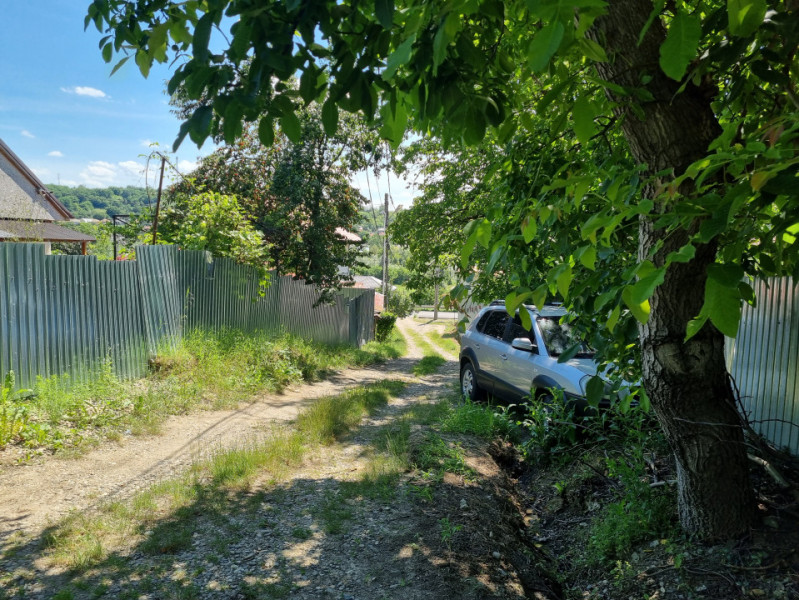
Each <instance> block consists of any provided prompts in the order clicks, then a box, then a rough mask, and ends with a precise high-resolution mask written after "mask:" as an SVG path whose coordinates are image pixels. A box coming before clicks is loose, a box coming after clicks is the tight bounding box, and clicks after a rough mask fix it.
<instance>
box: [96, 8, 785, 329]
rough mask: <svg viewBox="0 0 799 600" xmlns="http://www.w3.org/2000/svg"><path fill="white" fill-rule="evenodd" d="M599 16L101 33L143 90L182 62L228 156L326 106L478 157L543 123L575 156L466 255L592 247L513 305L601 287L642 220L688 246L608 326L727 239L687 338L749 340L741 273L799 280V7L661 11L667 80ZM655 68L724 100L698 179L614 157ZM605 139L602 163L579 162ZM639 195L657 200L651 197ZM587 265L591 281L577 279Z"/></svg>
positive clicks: (173, 85)
mask: <svg viewBox="0 0 799 600" xmlns="http://www.w3.org/2000/svg"><path fill="white" fill-rule="evenodd" d="M604 11H605V3H604V2H603V1H602V0H574V1H568V2H567V1H564V0H552V1H550V0H548V1H545V2H529V1H523V0H510V1H507V2H502V1H500V0H483V1H479V0H460V1H457V2H443V1H441V2H436V1H434V2H429V1H427V0H424V1H423V0H404V1H402V2H395V3H391V2H378V3H368V2H358V1H356V0H344V1H341V2H337V1H333V0H318V1H314V2H300V1H297V0H292V1H289V0H286V1H280V0H266V1H263V2H258V3H252V2H248V1H244V0H215V1H212V0H203V1H200V0H189V1H188V2H181V3H176V2H168V1H166V0H159V1H156V2H152V1H149V0H137V1H130V2H123V1H121V0H95V1H94V2H93V3H92V4H91V5H90V7H89V9H88V15H87V19H86V25H87V26H88V25H89V24H91V23H94V24H95V26H96V27H97V28H98V29H99V30H100V31H103V32H105V33H107V35H106V37H104V38H103V40H102V41H101V46H102V51H103V56H104V57H105V59H106V60H108V61H111V60H112V59H113V56H114V54H115V53H122V54H123V55H124V57H123V58H122V60H123V61H124V60H128V59H130V58H134V60H135V61H136V63H137V65H138V66H139V68H140V70H141V71H142V73H143V74H144V75H145V76H146V75H147V73H148V70H149V68H150V65H151V64H152V63H153V62H154V61H158V62H166V61H168V60H173V59H177V64H178V66H177V69H176V71H175V74H174V76H173V77H172V79H171V80H170V82H169V90H170V92H172V91H175V90H176V89H177V88H178V87H179V86H183V87H184V88H185V90H186V92H187V94H188V97H189V98H191V99H193V100H196V101H197V102H198V104H197V107H196V109H195V110H194V111H193V112H192V114H191V116H190V117H189V118H188V120H187V121H186V122H185V123H184V124H183V126H182V127H181V132H180V135H179V136H178V140H177V142H176V143H177V144H179V143H180V142H181V141H182V140H183V139H184V138H185V136H187V135H188V136H190V137H191V139H192V140H193V141H195V142H196V143H201V142H202V141H203V140H204V139H206V138H207V137H208V136H215V135H221V136H222V137H224V139H225V140H227V141H228V142H232V141H233V140H234V139H236V138H237V137H239V136H241V135H242V134H243V133H244V125H243V123H244V122H253V123H257V130H258V135H259V138H260V139H261V141H262V142H263V143H264V144H266V145H269V144H271V143H272V141H273V139H274V132H275V127H276V126H278V127H279V128H280V130H282V131H283V132H284V133H285V135H286V136H288V137H289V139H293V140H297V139H299V135H300V133H301V126H300V123H299V118H298V116H297V115H298V110H299V108H300V107H301V106H302V105H304V104H307V103H309V102H312V101H317V102H319V103H321V117H322V123H323V126H324V129H325V131H326V132H327V133H329V134H332V133H334V132H335V131H336V130H337V127H338V124H339V121H340V111H341V110H344V111H348V112H354V111H361V112H362V113H363V114H364V115H366V118H367V119H374V118H377V117H378V116H379V118H380V123H381V129H380V131H381V134H382V135H383V136H384V137H385V138H387V139H389V140H391V141H392V143H394V144H395V145H396V144H399V142H400V141H401V140H402V137H403V134H404V132H405V130H406V129H407V128H408V126H409V122H410V121H409V117H412V123H413V125H414V127H415V128H417V129H418V130H420V131H423V132H432V133H437V134H440V136H441V137H442V138H443V139H444V140H445V141H446V140H461V141H463V142H466V143H467V144H478V143H480V142H481V140H483V139H484V138H485V136H486V132H487V131H488V130H489V128H491V129H493V131H494V133H493V134H492V135H495V136H496V139H497V141H498V142H499V143H500V144H505V143H507V142H508V141H509V140H511V139H513V138H514V136H516V135H522V136H534V135H540V133H541V127H540V126H539V124H537V123H536V121H537V119H538V118H539V117H540V118H544V119H546V122H547V124H548V127H547V129H548V133H549V136H550V137H551V138H555V139H562V142H563V144H565V145H566V146H567V150H568V151H569V152H570V153H572V152H573V153H574V157H575V158H576V160H574V161H573V165H572V166H568V165H565V164H564V166H563V167H562V169H561V170H560V171H559V174H558V176H557V177H556V178H555V179H553V180H552V181H550V182H549V183H546V184H544V185H542V186H540V187H534V188H530V189H527V190H519V193H518V198H517V200H516V201H515V204H514V205H513V207H512V208H511V209H510V210H505V209H503V210H502V211H501V213H500V214H501V216H502V219H501V222H497V221H496V219H495V218H496V216H497V214H498V213H497V212H496V211H495V212H491V213H490V214H489V215H487V217H488V218H483V219H479V220H477V221H475V222H474V223H473V224H471V225H469V226H468V227H467V228H466V231H465V235H466V237H467V242H466V252H464V254H463V257H465V258H464V260H468V256H469V254H470V251H471V250H472V249H473V248H475V247H482V248H484V249H485V250H486V251H487V252H488V254H489V261H488V264H487V267H489V268H490V269H495V268H497V267H498V266H499V265H501V264H506V265H519V264H523V262H519V261H517V260H516V259H515V255H514V243H515V242H516V241H518V240H524V239H526V240H527V242H528V243H529V242H530V241H532V239H533V237H534V236H535V235H537V234H538V233H539V232H538V231H537V230H538V229H539V228H549V227H554V228H555V229H557V231H563V230H564V229H566V228H571V230H572V231H575V230H577V231H579V237H580V240H579V242H580V243H579V245H578V246H577V247H575V248H574V249H573V251H572V252H569V253H568V254H566V253H562V254H555V255H553V257H552V258H550V261H551V263H552V264H551V266H549V268H548V269H547V271H546V285H545V286H543V287H542V286H540V285H539V286H536V287H535V289H528V281H527V278H528V276H529V274H530V270H529V269H524V268H522V269H519V270H518V271H517V272H516V275H518V283H517V284H516V286H515V290H514V291H513V293H514V294H515V296H513V297H512V298H511V299H512V300H514V301H523V300H525V299H526V298H533V299H536V300H543V299H545V297H546V295H552V294H559V295H560V296H561V297H563V298H564V299H567V300H570V299H572V298H575V297H578V296H579V294H580V293H581V291H582V292H585V291H586V290H589V289H590V286H592V285H594V284H595V283H596V281H595V280H596V279H597V278H598V277H599V276H598V275H595V276H593V277H594V279H593V280H592V275H591V273H596V272H597V266H598V263H597V261H598V260H600V259H602V258H603V257H604V256H606V255H607V254H608V253H609V252H610V253H611V254H612V253H613V251H614V243H615V239H614V236H615V235H616V234H617V232H619V231H620V228H624V227H628V226H629V224H631V223H633V222H634V221H635V220H636V219H638V218H639V217H646V218H648V219H651V220H652V221H653V222H654V224H655V227H656V228H657V229H658V230H662V231H666V232H674V234H675V235H676V232H678V231H682V232H687V233H688V238H687V239H686V242H685V244H683V245H682V247H681V248H680V249H679V250H677V251H675V252H672V253H671V254H669V256H668V257H667V259H666V261H665V264H655V261H654V256H655V254H656V253H657V251H658V248H657V247H655V248H654V249H650V251H649V252H648V254H646V255H643V256H639V257H638V258H637V260H636V262H635V264H634V265H630V266H629V267H628V268H626V269H624V270H622V271H619V272H617V273H616V274H615V275H614V278H615V282H614V283H613V285H611V286H610V287H609V289H608V291H607V293H603V294H602V296H601V297H600V298H597V300H596V301H595V302H594V308H595V313H596V314H598V315H602V316H603V317H604V318H606V322H607V325H608V329H609V330H612V329H614V325H615V323H616V322H617V321H618V319H619V318H620V316H621V314H622V313H628V314H631V315H633V316H634V317H635V318H636V319H637V320H639V321H642V322H645V321H646V320H647V319H648V315H649V311H650V306H649V298H650V297H651V295H652V293H653V291H654V290H655V289H656V287H657V286H658V285H659V284H660V282H662V281H663V277H664V274H665V271H666V269H668V268H669V266H670V265H671V264H674V263H683V262H687V261H690V260H692V258H693V256H694V253H695V250H696V248H697V247H698V246H699V245H702V244H706V243H709V242H713V243H714V244H717V245H718V247H719V254H718V259H717V265H716V266H715V267H713V268H711V269H709V270H708V285H707V289H706V301H705V303H704V306H703V308H702V310H701V312H700V313H699V314H698V315H697V316H696V320H695V321H694V322H693V323H692V325H691V326H689V327H688V329H687V332H686V333H687V335H688V336H690V335H692V334H694V333H696V332H697V331H699V329H700V328H701V326H702V325H703V324H704V323H706V322H707V321H710V322H712V323H713V324H714V325H715V326H716V327H717V328H718V329H720V330H721V331H722V332H724V333H725V334H727V335H735V333H736V330H737V323H738V318H739V315H740V308H739V307H740V302H741V301H742V300H749V301H751V300H752V293H751V287H749V285H748V284H747V283H745V282H742V279H743V277H744V276H745V275H750V276H755V275H759V276H763V275H783V274H788V273H795V272H796V269H797V247H798V245H797V243H796V238H797V235H798V234H799V222H798V221H797V217H796V215H797V214H799V210H798V209H799V207H797V194H796V189H797V185H796V184H797V171H798V170H799V158H797V153H796V143H797V134H798V133H799V131H798V128H799V124H798V123H799V119H797V118H796V117H797V107H799V99H798V98H797V94H796V90H795V86H794V83H793V82H794V81H796V80H797V61H796V49H797V45H798V43H799V28H796V27H795V8H794V7H793V4H791V3H781V2H776V1H774V0H735V1H732V0H731V1H729V2H721V1H720V0H709V1H692V2H681V3H677V4H669V5H667V4H666V3H663V2H656V3H654V4H653V6H652V12H651V14H650V15H649V20H648V22H647V26H646V27H645V30H644V31H642V32H641V33H640V39H641V40H642V39H644V36H645V34H646V30H647V29H649V28H650V27H652V26H653V23H655V22H656V21H659V22H662V23H663V24H664V25H665V28H666V35H665V39H664V41H663V43H662V45H661V46H660V54H659V63H658V64H656V65H655V64H646V65H636V64H635V57H632V56H630V57H615V56H608V52H607V50H606V47H605V46H606V44H605V40H602V39H598V38H597V37H596V36H595V35H594V33H593V30H592V26H593V24H594V22H595V21H596V19H597V17H599V16H600V15H602V14H603V12H604ZM223 30H227V32H226V34H225V36H223V35H222V33H223ZM614 60H628V61H631V62H632V65H633V66H632V69H633V70H634V72H636V73H638V78H637V81H635V82H633V84H632V85H620V84H618V83H613V82H611V81H607V80H604V79H602V78H601V77H600V76H598V74H597V71H596V70H594V69H593V68H592V67H593V66H594V65H596V64H602V63H607V62H609V61H614ZM653 69H660V70H661V71H662V72H663V73H665V74H666V75H667V76H668V77H669V78H671V79H672V80H675V81H677V82H678V83H679V85H680V86H681V87H680V89H679V90H678V93H683V94H704V95H706V96H707V97H708V98H711V99H712V100H713V101H714V104H713V107H714V111H715V113H716V116H717V119H718V121H719V123H720V124H721V126H722V129H723V131H722V132H721V135H720V136H719V137H718V139H717V140H716V141H715V142H714V143H713V144H712V145H711V147H710V148H709V149H708V150H707V156H706V157H704V158H703V159H701V160H699V161H698V162H696V163H694V164H691V165H673V164H664V165H663V166H661V165H658V164H647V165H630V164H629V159H628V158H627V157H626V156H625V152H624V151H623V150H622V151H620V150H619V149H620V147H622V146H623V144H620V139H619V137H620V135H621V130H622V128H623V127H624V123H625V120H629V119H636V118H638V119H645V118H646V110H647V103H650V102H652V101H653V100H654V98H653V96H652V93H651V91H650V90H649V89H648V86H649V83H650V81H652V79H653V77H654V76H655V74H656V73H655V72H654V71H653ZM295 74H299V75H300V78H299V85H298V86H296V87H294V86H292V85H291V83H290V80H291V78H292V77H294V76H295ZM602 142H605V143H607V147H608V148H609V149H610V157H611V158H610V160H609V161H608V162H607V163H602V162H601V161H600V162H599V163H597V161H594V160H590V161H585V160H581V159H580V158H579V157H580V156H584V155H583V154H582V152H583V151H584V150H586V149H587V148H596V147H597V145H599V144H601V143H602ZM675 169H676V170H675ZM513 176H514V177H515V176H516V175H515V174H513ZM644 188H647V189H655V191H656V192H657V193H656V194H655V197H654V198H652V199H650V200H644V201H641V202H638V201H636V198H637V196H636V193H637V191H638V190H641V189H644ZM525 193H526V194H527V195H528V197H527V198H526V199H525V198H522V196H524V195H525ZM544 195H546V201H545V202H546V203H544V200H542V198H541V197H540V196H544ZM506 208H507V207H506ZM553 231H554V229H553ZM558 235H559V234H558ZM514 236H515V237H514ZM554 257H557V258H554ZM581 270H585V271H586V275H587V276H586V278H585V279H583V280H582V282H577V281H576V280H575V276H576V274H577V273H578V271H581ZM608 283H609V282H608ZM736 306H737V307H738V308H735V307H736Z"/></svg>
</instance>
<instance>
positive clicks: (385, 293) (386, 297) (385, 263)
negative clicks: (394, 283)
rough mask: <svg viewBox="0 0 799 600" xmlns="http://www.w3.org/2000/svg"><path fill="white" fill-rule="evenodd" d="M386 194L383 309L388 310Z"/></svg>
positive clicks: (384, 205) (386, 199)
mask: <svg viewBox="0 0 799 600" xmlns="http://www.w3.org/2000/svg"><path fill="white" fill-rule="evenodd" d="M388 287H389V286H388V194H386V195H385V199H384V202H383V309H384V310H385V309H387V308H388Z"/></svg>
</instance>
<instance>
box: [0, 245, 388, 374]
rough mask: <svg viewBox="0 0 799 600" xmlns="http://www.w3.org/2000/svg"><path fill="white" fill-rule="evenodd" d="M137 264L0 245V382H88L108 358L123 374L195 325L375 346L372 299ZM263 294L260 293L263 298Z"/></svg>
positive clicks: (204, 261)
mask: <svg viewBox="0 0 799 600" xmlns="http://www.w3.org/2000/svg"><path fill="white" fill-rule="evenodd" d="M136 255H137V260H135V261H118V262H107V261H97V259H96V258H94V257H90V256H89V257H87V256H45V254H44V246H43V244H37V243H31V244H27V243H0V282H1V283H2V289H0V377H4V376H5V374H6V373H7V372H8V371H11V370H13V371H14V372H15V374H16V377H17V382H18V385H19V386H22V387H30V386H32V385H34V384H35V382H36V378H37V376H44V377H47V376H50V375H69V376H70V377H72V378H75V379H79V380H85V379H86V378H88V377H91V376H92V374H93V372H94V371H95V370H96V369H97V368H98V367H99V366H101V364H102V363H104V362H105V361H107V360H110V361H111V363H112V364H113V367H114V369H115V372H116V373H117V375H119V376H120V377H125V378H132V377H138V376H141V375H143V374H144V373H145V372H146V370H147V361H148V359H149V358H150V357H151V356H153V355H155V354H156V353H157V352H158V351H159V350H161V349H164V348H174V347H175V346H176V345H177V344H178V343H179V342H180V340H181V339H182V336H183V332H184V331H185V330H190V329H194V328H202V329H209V330H219V329H223V328H236V329H241V330H244V331H249V332H254V331H262V332H267V333H276V332H278V331H289V332H291V333H294V334H296V335H300V336H303V337H307V338H311V339H314V340H316V341H319V342H325V343H348V342H349V343H356V344H359V345H360V344H362V343H364V342H366V341H369V340H371V339H373V337H374V335H373V329H372V322H373V321H372V319H373V312H374V293H373V292H372V291H371V290H344V291H343V292H342V293H340V294H337V295H336V296H335V297H334V301H333V302H332V303H330V304H319V305H318V306H314V305H315V304H316V303H317V301H318V300H319V297H320V294H319V292H318V291H317V290H316V289H315V288H314V287H313V286H309V285H306V284H305V283H304V282H302V281H294V280H292V279H291V278H289V277H285V276H283V277H279V276H276V275H274V274H273V276H272V278H271V285H270V286H269V287H268V288H267V289H266V290H259V280H260V275H259V273H258V272H257V271H256V270H255V269H252V268H249V267H247V266H244V265H239V264H236V263H235V262H233V261H231V260H229V259H226V258H214V257H212V256H211V255H210V254H208V253H207V252H199V251H181V250H178V249H177V248H176V247H172V246H145V247H139V248H137V251H136ZM259 292H263V293H259Z"/></svg>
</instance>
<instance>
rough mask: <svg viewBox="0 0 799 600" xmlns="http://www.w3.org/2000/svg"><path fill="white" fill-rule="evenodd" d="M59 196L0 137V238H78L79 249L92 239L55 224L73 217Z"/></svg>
mask: <svg viewBox="0 0 799 600" xmlns="http://www.w3.org/2000/svg"><path fill="white" fill-rule="evenodd" d="M73 218H74V217H73V215H72V213H70V212H69V210H67V207H66V206H64V205H63V204H62V203H61V202H60V201H59V200H58V198H56V197H55V196H54V195H53V193H52V192H51V191H50V190H48V189H47V188H46V187H45V186H44V184H43V183H42V182H41V180H39V178H38V177H37V176H36V175H35V174H34V173H33V171H31V170H30V169H29V168H28V166H27V165H26V164H25V163H24V162H22V160H21V159H20V158H19V157H18V156H17V155H16V154H14V152H13V151H12V150H11V148H9V147H8V145H7V144H6V143H5V142H4V141H3V140H2V139H0V242H44V243H45V248H46V250H45V251H46V252H47V253H48V254H49V253H50V244H51V243H52V242H78V243H80V245H81V253H82V254H86V246H87V244H88V243H89V242H93V241H95V238H93V237H92V236H90V235H86V234H85V233H81V232H79V231H73V230H72V229H68V228H66V227H61V226H60V225H57V224H56V221H69V220H71V219H73Z"/></svg>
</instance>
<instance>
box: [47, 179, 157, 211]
mask: <svg viewBox="0 0 799 600" xmlns="http://www.w3.org/2000/svg"><path fill="white" fill-rule="evenodd" d="M47 187H48V189H49V190H50V191H51V192H53V194H55V197H56V198H58V199H59V200H60V201H61V202H62V203H63V204H64V206H66V207H67V209H69V211H70V212H71V213H72V214H73V215H75V217H76V218H78V219H83V218H90V219H109V218H111V215H130V214H136V213H140V212H142V211H143V210H145V209H146V208H148V207H149V206H150V205H153V206H154V205H155V192H154V191H151V192H150V197H149V199H148V196H147V190H146V189H144V188H139V187H133V186H127V187H107V188H87V187H84V186H79V187H69V186H66V185H56V184H47Z"/></svg>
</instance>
